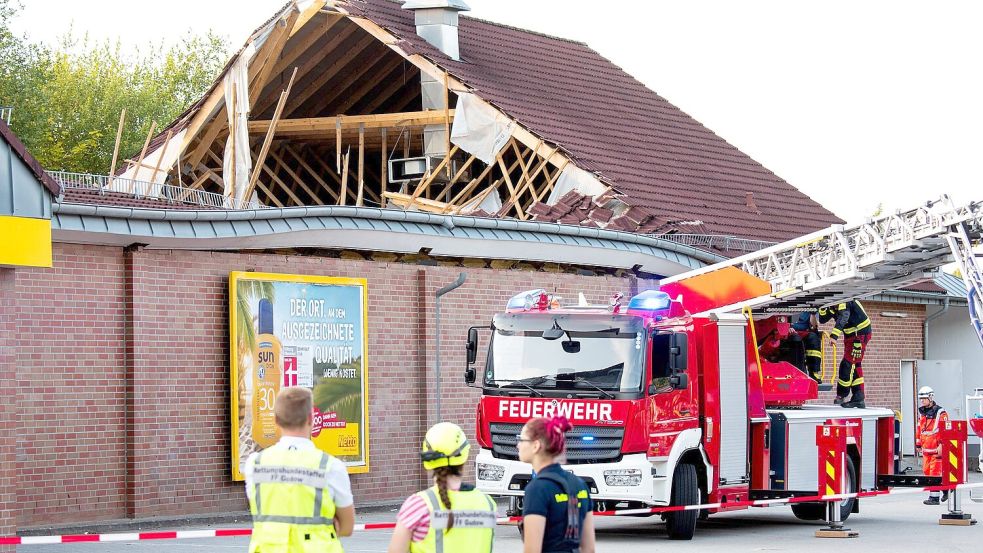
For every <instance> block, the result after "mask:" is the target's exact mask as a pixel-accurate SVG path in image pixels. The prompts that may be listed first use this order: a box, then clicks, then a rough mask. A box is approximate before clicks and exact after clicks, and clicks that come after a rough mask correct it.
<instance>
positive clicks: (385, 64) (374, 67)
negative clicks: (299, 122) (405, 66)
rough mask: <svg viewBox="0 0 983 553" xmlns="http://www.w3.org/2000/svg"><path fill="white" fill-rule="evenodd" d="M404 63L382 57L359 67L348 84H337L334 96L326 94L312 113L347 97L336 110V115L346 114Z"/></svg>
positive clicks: (350, 77) (396, 59)
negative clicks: (354, 87) (353, 87)
mask: <svg viewBox="0 0 983 553" xmlns="http://www.w3.org/2000/svg"><path fill="white" fill-rule="evenodd" d="M401 63H403V60H402V59H400V58H399V57H396V56H387V55H385V54H383V55H381V56H380V57H379V58H378V59H376V60H374V61H373V62H372V63H366V64H363V65H360V66H358V67H357V68H356V69H355V71H354V72H353V74H352V75H350V76H349V79H348V83H347V84H344V83H337V87H332V88H333V89H334V93H333V94H325V95H324V96H323V97H322V98H321V99H320V100H318V102H317V103H316V104H314V105H313V107H312V108H311V113H321V112H323V111H324V110H325V109H327V108H328V107H329V106H332V105H333V104H334V103H335V102H336V101H338V100H339V99H340V98H342V97H347V100H345V101H344V102H343V103H342V104H341V105H340V106H338V107H337V108H334V109H333V110H332V111H334V112H335V113H345V112H347V111H348V110H349V109H350V108H351V107H352V106H354V105H355V104H356V103H357V102H359V101H360V100H362V99H363V97H364V96H365V95H366V94H368V93H369V91H371V90H372V89H373V88H375V87H376V86H377V85H378V84H379V83H380V82H382V81H383V80H384V79H385V78H386V77H387V76H389V73H390V72H391V71H392V70H393V69H395V68H396V67H397V66H399V65H400V64H401ZM355 85H358V87H357V88H356V89H355V90H352V91H350V92H349V89H350V88H351V87H352V86H355Z"/></svg>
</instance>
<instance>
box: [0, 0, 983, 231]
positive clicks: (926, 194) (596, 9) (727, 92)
mask: <svg viewBox="0 0 983 553" xmlns="http://www.w3.org/2000/svg"><path fill="white" fill-rule="evenodd" d="M466 2H467V3H468V5H469V6H470V7H471V8H472V9H471V12H470V13H469V14H468V15H471V16H474V17H479V18H481V19H487V20H490V21H496V22H500V23H505V24H508V25H512V26H515V27H520V28H525V29H530V30H534V31H538V32H542V33H546V34H551V35H555V36H561V37H564V38H571V39H574V40H579V41H583V42H586V43H587V44H589V45H590V46H591V47H592V48H594V49H595V50H597V51H598V52H600V53H601V54H602V55H604V56H605V57H607V58H608V59H610V60H611V61H612V62H614V63H615V64H617V65H618V66H620V67H622V68H623V69H624V70H625V71H626V72H628V73H630V74H631V75H633V76H635V77H636V78H637V79H638V80H639V81H641V82H642V83H644V84H645V85H646V86H648V87H649V88H651V89H652V90H654V91H656V92H657V93H659V94H660V95H661V96H662V97H664V98H665V99H667V100H668V101H670V102H672V103H673V104H675V105H676V106H678V107H679V108H681V109H682V110H683V111H685V112H686V113H688V114H689V115H690V116H692V117H693V118H694V119H696V120H697V121H699V122H700V123H702V124H703V125H704V126H706V127H707V128H709V129H711V130H712V131H714V132H716V133H717V134H718V135H720V136H721V137H723V138H724V139H726V140H727V141H729V142H730V143H731V144H733V145H734V146H736V147H737V148H738V149H740V150H742V151H743V152H745V153H746V154H748V155H750V156H751V157H752V158H754V159H755V160H757V161H758V162H760V163H761V164H763V165H764V166H765V167H767V168H768V169H770V170H771V171H773V172H774V173H776V174H777V175H779V176H780V177H782V178H784V179H785V180H787V181H788V182H789V183H791V184H792V185H794V186H796V187H798V188H799V189H800V190H802V191H803V192H804V193H806V194H807V195H809V196H810V197H812V198H813V199H815V200H816V201H818V202H820V203H821V204H823V205H824V206H826V207H827V208H828V209H830V210H831V211H833V212H834V213H836V214H837V215H839V216H841V217H843V218H845V219H847V220H848V221H854V220H858V219H860V218H863V217H865V216H868V215H871V214H872V213H874V211H875V210H877V208H878V206H882V208H883V209H884V210H887V211H893V210H895V209H899V208H907V207H913V206H915V205H918V204H920V203H922V202H924V201H926V200H931V199H937V198H938V197H939V196H940V195H941V194H943V193H945V194H949V195H951V196H952V197H953V198H954V199H955V200H957V201H961V202H965V201H968V200H971V199H975V200H980V199H983V163H981V160H983V71H981V70H980V67H981V55H983V33H981V32H979V23H980V21H983V2H978V1H969V0H967V1H946V0H935V1H931V2H928V1H922V2H911V1H906V0H890V1H889V0H867V1H864V0H853V1H850V2H847V1H839V0H827V1H823V2H819V1H809V2H807V1H793V0H782V1H777V0H775V1H766V0H742V1H733V0H678V1H662V0H649V1H631V0H622V1H620V2H612V1H608V2H598V1H596V0H466ZM22 3H23V4H24V9H23V11H22V12H21V15H20V17H19V18H18V19H17V20H15V21H14V28H15V29H16V30H18V31H20V32H22V33H26V34H27V35H28V36H29V37H31V38H33V39H35V40H39V41H45V42H53V41H55V40H56V38H57V37H58V36H59V35H61V34H63V33H64V32H65V31H67V30H68V29H69V28H72V29H74V32H75V33H76V34H77V35H80V34H83V33H88V34H89V36H90V37H91V38H94V39H102V38H108V39H113V40H115V39H117V38H118V39H119V40H120V41H121V42H122V43H123V44H124V45H126V46H138V47H139V46H141V45H146V44H148V43H159V42H161V41H163V42H165V43H167V42H171V41H174V40H176V39H178V38H179V37H180V36H182V35H183V34H184V33H185V32H186V31H188V30H191V31H192V32H195V33H204V32H205V31H207V30H208V29H211V30H213V31H215V32H216V33H218V34H219V35H222V36H225V37H227V38H228V40H229V42H230V44H231V49H232V50H233V51H234V50H235V49H238V47H239V46H241V45H242V43H243V42H244V40H245V38H246V37H247V36H248V35H249V33H250V32H252V30H253V29H255V28H256V27H257V26H258V25H259V24H261V23H262V22H263V21H265V20H266V19H268V18H269V17H270V16H271V15H272V14H273V13H274V12H275V11H276V10H277V9H278V8H279V7H280V6H282V5H283V4H284V2H283V1H281V0H251V1H248V2H245V1H242V0H207V1H202V0H196V1H190V0H168V1H167V2H147V1H134V0H130V1H115V0H89V1H85V2H80V1H78V0H72V1H67V0H44V1H41V0H22Z"/></svg>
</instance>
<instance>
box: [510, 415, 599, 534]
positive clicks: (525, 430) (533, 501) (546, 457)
mask: <svg viewBox="0 0 983 553" xmlns="http://www.w3.org/2000/svg"><path fill="white" fill-rule="evenodd" d="M571 428H573V427H572V426H571V425H570V422H569V421H568V420H567V418H566V417H562V416H560V417H553V418H550V419H542V418H537V419H532V420H530V421H529V422H527V423H526V425H525V426H523V427H522V433H521V434H519V437H518V438H519V443H518V448H519V460H520V461H523V462H525V463H530V464H531V465H532V468H533V470H534V471H535V476H534V477H533V479H532V480H531V481H530V482H529V484H528V485H527V486H526V490H525V496H524V498H523V504H522V517H523V520H522V525H523V544H524V547H523V552H524V553H560V552H563V553H573V552H576V553H594V515H593V513H592V508H591V499H590V494H589V493H588V492H587V484H585V483H584V481H583V480H581V479H580V478H579V477H578V476H576V475H574V474H573V473H571V472H567V471H565V470H563V468H562V467H561V466H560V464H559V462H558V460H557V458H558V457H561V456H562V455H563V452H564V450H565V449H566V437H565V435H564V433H565V432H566V431H568V430H570V429H571Z"/></svg>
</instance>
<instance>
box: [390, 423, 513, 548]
mask: <svg viewBox="0 0 983 553" xmlns="http://www.w3.org/2000/svg"><path fill="white" fill-rule="evenodd" d="M470 450H471V444H470V443H469V442H468V437H467V436H466V435H465V434H464V431H463V430H461V427H460V426H458V425H456V424H454V423H450V422H442V423H438V424H435V425H434V426H433V427H431V428H430V430H428V431H427V435H426V437H424V439H423V450H422V451H421V453H420V457H421V458H422V459H423V468H425V469H427V470H432V471H433V480H434V486H433V487H432V488H427V489H426V490H423V491H422V492H417V493H415V494H413V495H411V496H409V497H408V498H407V499H406V501H404V502H403V506H402V507H400V509H399V513H398V514H397V515H396V529H395V530H394V531H393V536H392V538H391V539H390V541H389V550H388V551H389V553H407V552H411V553H464V552H472V551H474V552H478V553H485V552H487V551H491V550H492V546H493V541H494V538H495V522H496V520H495V519H496V514H497V512H498V506H497V505H496V504H495V501H494V500H492V498H491V497H488V495H486V494H485V493H484V492H481V491H479V490H476V489H475V488H474V486H473V485H471V484H465V483H464V482H463V481H462V480H461V472H462V471H463V468H464V464H465V463H466V462H467V461H468V453H469V452H470Z"/></svg>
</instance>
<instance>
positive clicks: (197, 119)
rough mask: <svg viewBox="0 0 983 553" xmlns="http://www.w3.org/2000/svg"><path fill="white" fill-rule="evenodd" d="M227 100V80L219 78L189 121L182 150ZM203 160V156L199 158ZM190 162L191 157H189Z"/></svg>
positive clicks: (195, 165)
mask: <svg viewBox="0 0 983 553" xmlns="http://www.w3.org/2000/svg"><path fill="white" fill-rule="evenodd" d="M224 102H225V81H224V80H223V79H218V81H217V82H216V83H215V88H214V89H212V91H211V92H210V93H208V99H207V100H205V103H204V104H202V105H201V107H199V108H198V111H196V112H195V115H194V117H192V118H191V122H190V123H188V127H187V132H186V133H185V135H184V143H182V144H181V150H180V151H182V152H184V151H186V150H187V148H188V146H189V145H190V144H191V141H192V140H194V139H195V137H197V136H198V132H199V131H200V130H201V129H202V128H203V127H204V125H205V123H207V122H208V121H210V120H211V119H212V118H213V117H214V116H215V114H216V110H217V109H218V107H219V106H220V105H222V104H223V103H224ZM198 159H199V160H201V157H199V158H198ZM189 162H190V158H189ZM191 166H192V167H197V166H198V163H197V162H195V163H191Z"/></svg>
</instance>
